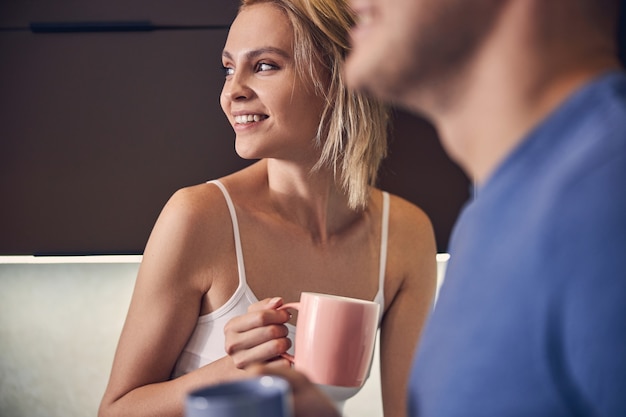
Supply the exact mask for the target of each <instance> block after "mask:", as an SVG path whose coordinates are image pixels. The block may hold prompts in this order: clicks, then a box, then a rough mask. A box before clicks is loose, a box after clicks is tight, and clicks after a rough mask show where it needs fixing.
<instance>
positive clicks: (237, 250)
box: [208, 180, 246, 285]
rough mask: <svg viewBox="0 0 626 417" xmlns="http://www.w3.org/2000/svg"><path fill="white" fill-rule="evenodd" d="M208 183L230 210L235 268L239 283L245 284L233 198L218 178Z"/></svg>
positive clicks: (244, 270)
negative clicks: (221, 196) (222, 197)
mask: <svg viewBox="0 0 626 417" xmlns="http://www.w3.org/2000/svg"><path fill="white" fill-rule="evenodd" d="M208 183H209V184H215V185H217V187H218V188H219V189H220V190H221V191H222V194H224V199H225V200H226V205H227V206H228V211H229V212H230V219H231V222H232V224H233V235H234V236H235V254H236V256H237V269H238V271H239V284H240V285H243V284H246V269H245V267H244V263H243V250H242V249H241V237H240V236H239V223H238V222H237V212H236V211H235V205H234V204H233V200H232V199H231V198H230V194H228V190H226V187H225V186H224V184H222V183H221V181H220V180H213V181H208Z"/></svg>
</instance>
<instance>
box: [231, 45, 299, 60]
mask: <svg viewBox="0 0 626 417" xmlns="http://www.w3.org/2000/svg"><path fill="white" fill-rule="evenodd" d="M263 54H275V55H279V56H281V57H283V58H285V59H289V58H291V55H290V54H289V53H288V52H286V51H284V50H282V49H280V48H275V47H273V46H266V47H263V48H258V49H254V50H252V51H248V52H246V53H245V56H246V58H248V59H254V58H257V57H258V56H259V55H263ZM222 57H224V58H226V59H230V60H232V59H233V56H232V55H231V54H230V52H228V51H227V50H225V49H224V50H223V51H222Z"/></svg>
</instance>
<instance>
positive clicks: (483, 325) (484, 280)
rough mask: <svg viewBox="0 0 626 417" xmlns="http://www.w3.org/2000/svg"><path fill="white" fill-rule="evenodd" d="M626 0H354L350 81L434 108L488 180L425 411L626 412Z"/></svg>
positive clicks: (426, 339) (448, 286)
mask: <svg viewBox="0 0 626 417" xmlns="http://www.w3.org/2000/svg"><path fill="white" fill-rule="evenodd" d="M618 3H619V1H618V0H550V1H546V0H475V1H468V0H354V2H353V6H354V9H355V11H356V12H357V13H358V15H359V24H358V25H357V27H356V28H355V29H354V33H353V48H354V50H353V52H352V54H351V55H350V56H349V58H348V60H347V64H346V74H347V77H348V80H349V82H350V83H351V84H352V86H353V87H355V88H359V89H364V90H368V91H370V92H372V93H374V94H376V95H378V96H380V97H382V98H385V99H387V100H389V101H392V102H395V103H398V104H400V105H402V106H405V107H407V108H408V109H411V110H412V111H414V112H415V113H417V114H420V115H422V116H423V117H426V118H427V119H429V120H430V121H431V122H432V123H433V124H434V126H435V127H436V128H437V130H438V132H439V135H440V138H441V141H442V144H443V146H444V148H445V149H446V151H447V152H448V154H449V155H450V157H451V158H453V159H454V160H455V161H456V162H457V163H458V164H459V165H460V166H461V167H462V168H463V169H464V170H465V171H466V173H467V174H468V175H469V176H470V177H471V178H472V179H473V181H474V183H475V184H476V186H475V192H474V198H473V199H472V201H471V202H470V203H469V204H468V205H467V206H466V207H465V208H464V210H463V212H462V214H461V216H460V217H459V220H458V222H457V225H456V227H455V230H454V233H453V235H452V239H451V244H450V252H451V259H450V262H449V265H448V268H447V274H446V280H445V283H444V285H443V287H442V289H441V292H440V295H439V299H438V303H437V306H436V308H435V309H434V311H433V314H432V315H431V317H430V320H429V323H428V325H427V326H426V329H425V331H424V334H423V336H422V339H421V342H420V347H419V349H418V352H417V354H416V358H415V362H414V364H413V370H412V375H411V381H410V388H409V393H408V396H409V404H408V407H409V414H410V415H411V416H427V417H439V416H446V417H448V416H464V417H465V416H583V415H584V416H618V415H620V416H623V415H626V395H624V393H626V75H625V74H624V73H623V72H622V71H621V69H620V65H619V62H618V60H617V51H616V49H617V46H616V42H615V33H616V20H617V16H618ZM416 139H417V140H419V138H416ZM272 372H276V373H278V374H279V375H282V376H284V377H287V378H289V379H290V380H291V382H292V384H293V387H294V392H295V398H296V415H297V416H299V417H302V416H321V415H333V414H332V411H331V410H330V408H327V403H326V402H325V401H323V399H322V397H321V396H320V395H319V394H318V393H317V391H316V390H315V389H314V388H313V387H312V386H311V385H310V384H309V383H308V381H307V380H306V378H304V377H303V376H301V375H299V374H296V373H295V372H293V371H272Z"/></svg>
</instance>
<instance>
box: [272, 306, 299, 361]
mask: <svg viewBox="0 0 626 417" xmlns="http://www.w3.org/2000/svg"><path fill="white" fill-rule="evenodd" d="M289 308H293V309H294V310H297V311H299V310H300V302H299V301H296V302H293V303H287V304H283V305H282V306H280V307H278V308H277V310H287V309H289ZM280 356H282V357H283V358H285V359H287V360H288V361H289V362H291V363H292V364H293V363H295V361H296V358H295V357H294V356H293V355H290V354H289V353H287V352H285V353H281V354H280Z"/></svg>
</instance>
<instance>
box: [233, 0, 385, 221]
mask: <svg viewBox="0 0 626 417" xmlns="http://www.w3.org/2000/svg"><path fill="white" fill-rule="evenodd" d="M259 3H269V4H272V5H275V6H276V7H278V8H279V9H280V10H282V11H283V12H284V13H285V14H286V15H287V17H288V18H289V21H290V23H291V26H292V28H293V32H294V47H293V49H294V51H293V53H294V61H295V66H296V72H297V74H298V76H299V77H302V78H303V79H307V80H311V81H312V83H313V86H314V88H315V91H316V93H318V94H320V95H321V96H323V97H324V98H325V101H326V103H325V105H324V109H323V111H322V114H321V119H320V125H319V127H318V134H317V140H318V145H319V146H320V148H321V156H320V159H319V160H318V162H317V164H316V165H315V167H314V170H315V169H320V168H322V167H328V168H330V169H331V170H332V171H333V172H334V174H335V179H336V180H338V183H339V185H340V187H341V188H342V189H343V190H344V192H346V194H347V196H348V203H349V205H350V207H352V208H354V209H362V208H365V207H366V206H367V201H368V198H369V192H370V186H373V185H375V183H376V179H377V175H378V169H379V167H380V164H381V162H382V160H383V159H384V157H385V156H386V155H387V123H388V112H387V108H386V106H384V105H383V104H382V103H381V102H379V101H377V100H375V99H373V98H371V97H369V96H368V95H366V94H365V93H361V92H354V91H351V90H348V88H347V87H346V84H345V81H344V77H343V73H342V65H343V61H344V58H345V57H346V55H347V54H348V51H349V49H350V43H349V30H350V27H351V26H352V25H354V18H355V16H354V13H353V12H352V10H351V9H350V8H349V7H348V5H347V3H346V1H345V0H242V2H241V8H240V10H241V9H243V8H245V7H247V6H251V5H253V4H259ZM319 68H322V69H323V70H322V71H321V72H322V73H321V74H320V71H319Z"/></svg>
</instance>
